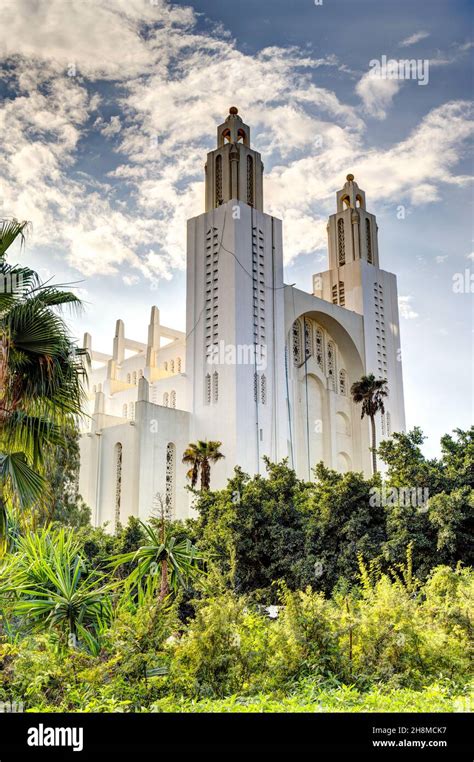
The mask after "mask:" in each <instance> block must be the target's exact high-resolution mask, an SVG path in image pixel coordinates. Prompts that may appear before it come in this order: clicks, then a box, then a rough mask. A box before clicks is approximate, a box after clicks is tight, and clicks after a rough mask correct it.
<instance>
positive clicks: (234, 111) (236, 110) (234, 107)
mask: <svg viewBox="0 0 474 762" xmlns="http://www.w3.org/2000/svg"><path fill="white" fill-rule="evenodd" d="M238 113H239V109H238V108H237V106H231V107H230V109H229V114H238Z"/></svg>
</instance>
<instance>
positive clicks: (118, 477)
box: [114, 442, 122, 529]
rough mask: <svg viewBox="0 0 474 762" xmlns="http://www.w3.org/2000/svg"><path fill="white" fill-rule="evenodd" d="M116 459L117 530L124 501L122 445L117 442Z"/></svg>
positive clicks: (115, 517)
mask: <svg viewBox="0 0 474 762" xmlns="http://www.w3.org/2000/svg"><path fill="white" fill-rule="evenodd" d="M114 459H115V515H114V519H115V529H117V528H118V526H119V524H120V504H121V501H122V445H121V444H120V442H117V444H116V445H115V452H114Z"/></svg>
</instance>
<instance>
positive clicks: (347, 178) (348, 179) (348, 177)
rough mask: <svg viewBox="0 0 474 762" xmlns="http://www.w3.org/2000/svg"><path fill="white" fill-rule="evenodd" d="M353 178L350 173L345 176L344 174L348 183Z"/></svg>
mask: <svg viewBox="0 0 474 762" xmlns="http://www.w3.org/2000/svg"><path fill="white" fill-rule="evenodd" d="M353 179H354V175H350V174H349V175H347V176H346V180H347V181H348V182H349V183H351V182H352V181H353Z"/></svg>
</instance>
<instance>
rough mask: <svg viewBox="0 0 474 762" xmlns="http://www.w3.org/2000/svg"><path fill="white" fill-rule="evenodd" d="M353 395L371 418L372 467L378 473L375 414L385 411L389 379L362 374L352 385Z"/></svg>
mask: <svg viewBox="0 0 474 762" xmlns="http://www.w3.org/2000/svg"><path fill="white" fill-rule="evenodd" d="M351 395H352V399H353V401H354V402H356V403H359V402H362V414H361V416H360V417H361V418H363V417H364V415H367V416H368V417H369V418H370V425H371V429H372V468H373V472H374V474H376V473H377V449H376V446H377V442H376V434H375V416H376V414H377V413H378V412H380V413H382V415H383V414H384V413H385V406H384V403H383V398H384V397H388V389H387V379H385V378H378V379H377V378H375V376H374V374H373V373H370V374H369V375H368V376H362V378H361V379H360V381H356V382H355V383H353V384H352V386H351Z"/></svg>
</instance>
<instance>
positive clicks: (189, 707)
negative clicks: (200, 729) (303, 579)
mask: <svg viewBox="0 0 474 762" xmlns="http://www.w3.org/2000/svg"><path fill="white" fill-rule="evenodd" d="M471 705H472V698H471V697H470V696H469V695H462V694H459V693H458V694H456V693H451V692H449V691H448V690H446V689H445V688H442V687H441V686H438V685H431V686H428V687H426V688H425V689H424V690H423V691H415V690H410V689H407V688H398V689H392V690H386V689H383V688H379V687H375V688H372V689H371V690H370V691H367V692H361V691H359V690H357V689H356V688H354V687H353V686H347V685H343V686H341V687H338V688H333V689H326V690H319V689H318V688H316V686H314V685H313V686H311V685H306V686H304V688H303V689H302V690H300V691H298V692H295V693H294V694H293V695H291V696H278V695H267V694H258V695H256V696H250V697H249V696H245V697H244V696H230V697H228V698H225V699H201V700H198V701H196V700H190V699H181V700H179V699H176V698H172V697H166V698H163V699H160V700H159V701H156V702H155V703H154V705H153V707H152V711H155V712H467V711H470V707H471Z"/></svg>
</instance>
